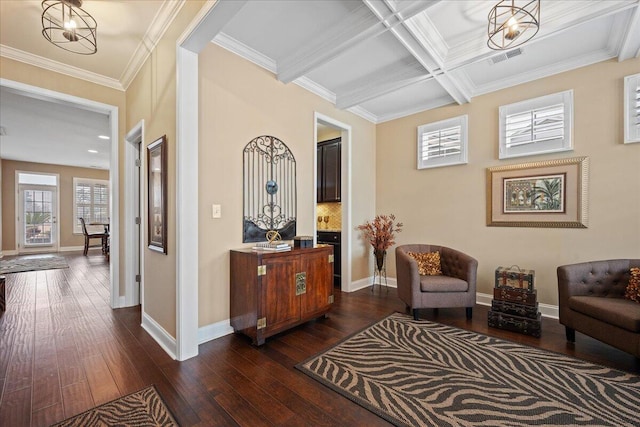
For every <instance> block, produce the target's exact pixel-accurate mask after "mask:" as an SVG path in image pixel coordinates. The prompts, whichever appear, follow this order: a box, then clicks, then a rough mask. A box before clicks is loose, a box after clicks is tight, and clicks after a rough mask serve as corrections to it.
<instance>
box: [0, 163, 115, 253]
mask: <svg viewBox="0 0 640 427" xmlns="http://www.w3.org/2000/svg"><path fill="white" fill-rule="evenodd" d="M16 171H22V172H43V173H57V174H59V175H60V182H59V189H60V218H58V225H59V227H60V242H59V243H60V247H61V248H65V247H72V246H83V245H84V238H83V237H82V234H73V178H90V179H104V180H108V179H109V171H106V170H99V169H88V168H76V167H70V166H60V165H48V164H43V163H31V162H17V161H13V160H2V194H3V195H7V197H4V198H3V199H2V217H3V218H15V197H14V195H15V191H16V187H15V185H16ZM2 235H3V236H4V238H3V243H2V245H3V246H2V250H3V251H11V250H15V249H16V247H15V246H16V245H15V221H3V222H2Z"/></svg>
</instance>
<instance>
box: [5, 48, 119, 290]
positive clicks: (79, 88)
mask: <svg viewBox="0 0 640 427" xmlns="http://www.w3.org/2000/svg"><path fill="white" fill-rule="evenodd" d="M0 77H2V78H3V79H7V80H12V81H16V82H20V83H24V84H27V85H31V86H36V87H40V88H44V89H48V90H52V91H56V92H60V93H64V94H67V95H72V96H77V97H79V98H84V99H89V100H91V101H96V102H101V103H103V104H107V105H112V106H115V107H118V116H119V120H118V140H119V141H120V143H122V141H124V135H125V134H126V129H127V128H126V123H125V120H124V117H125V93H124V92H123V91H120V90H117V89H112V88H108V87H105V86H101V85H98V84H95V83H91V82H88V81H86V80H81V79H77V78H74V77H70V76H67V75H64V74H59V73H55V72H52V71H49V70H46V69H44V68H39V67H35V66H33V65H28V64H25V63H22V62H19V61H14V60H12V59H8V58H5V57H0ZM113 140H114V139H112V141H113ZM118 159H119V160H118V162H119V164H120V165H121V166H122V164H123V159H124V151H123V150H120V153H119V158H118ZM118 177H119V182H120V188H119V191H120V193H121V194H122V192H123V188H124V187H123V186H124V184H123V182H124V169H123V168H122V167H120V170H119V171H118ZM112 191H114V189H112ZM3 198H6V194H3ZM3 201H4V199H3ZM123 212H124V203H120V210H119V212H118V215H119V217H120V218H122V215H123ZM5 222H6V217H4V218H3V224H4V223H5ZM122 233H123V230H122V227H121V229H120V242H121V244H120V251H121V252H122V249H123V244H124V239H123V235H122ZM7 238H8V237H6V236H5V235H4V234H3V239H2V240H3V245H4V244H5V243H4V242H5V241H6V240H7ZM119 279H120V280H119V283H120V295H122V294H124V272H123V271H122V270H121V271H120V278H119Z"/></svg>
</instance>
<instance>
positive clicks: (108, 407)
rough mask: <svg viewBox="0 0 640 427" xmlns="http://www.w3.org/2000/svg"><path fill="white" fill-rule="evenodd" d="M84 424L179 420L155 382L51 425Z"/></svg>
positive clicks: (169, 424) (170, 424)
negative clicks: (161, 395)
mask: <svg viewBox="0 0 640 427" xmlns="http://www.w3.org/2000/svg"><path fill="white" fill-rule="evenodd" d="M86 426H122V427H128V426H163V427H174V426H176V427H177V426H178V423H177V422H176V420H175V419H174V418H173V415H171V412H169V409H168V408H167V406H166V405H165V403H164V402H163V400H162V398H161V397H160V395H159V394H158V391H157V390H156V387H155V386H153V385H152V386H149V387H147V388H145V389H143V390H140V391H136V392H135V393H131V394H129V395H127V396H123V397H121V398H119V399H116V400H112V401H111V402H109V403H105V404H104V405H100V406H96V407H95V408H93V409H89V410H88V411H86V412H83V413H81V414H78V415H76V416H74V417H71V418H69V419H67V420H64V421H62V422H59V423H57V424H54V425H53V426H52V427H86Z"/></svg>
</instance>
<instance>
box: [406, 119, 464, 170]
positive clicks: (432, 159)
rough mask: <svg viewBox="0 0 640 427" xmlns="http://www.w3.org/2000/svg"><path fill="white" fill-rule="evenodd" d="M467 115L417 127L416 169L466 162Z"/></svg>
mask: <svg viewBox="0 0 640 427" xmlns="http://www.w3.org/2000/svg"><path fill="white" fill-rule="evenodd" d="M467 121H468V118H467V115H464V116H458V117H454V118H451V119H447V120H442V121H439V122H435V123H429V124H426V125H422V126H419V127H418V169H426V168H435V167H439V166H451V165H458V164H462V163H467V143H468V141H467Z"/></svg>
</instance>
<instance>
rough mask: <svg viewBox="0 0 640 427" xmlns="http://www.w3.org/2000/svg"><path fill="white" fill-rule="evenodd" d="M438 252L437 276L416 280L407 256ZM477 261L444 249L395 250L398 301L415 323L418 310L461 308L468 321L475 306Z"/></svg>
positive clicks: (410, 247)
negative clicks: (411, 253)
mask: <svg viewBox="0 0 640 427" xmlns="http://www.w3.org/2000/svg"><path fill="white" fill-rule="evenodd" d="M435 251H439V252H440V265H441V268H442V275H441V276H420V274H419V273H418V263H417V262H416V260H415V259H413V258H411V257H410V256H409V255H407V252H419V253H424V252H435ZM477 271H478V261H476V260H475V259H474V258H472V257H470V256H469V255H467V254H464V253H462V252H460V251H457V250H455V249H451V248H447V247H445V246H437V245H425V244H413V245H402V246H398V247H396V276H397V281H398V297H399V298H400V299H401V300H402V301H403V302H404V303H405V304H406V305H407V307H409V308H410V309H412V310H413V318H414V319H416V320H418V310H419V309H421V308H436V309H437V308H440V307H443V308H444V307H465V308H466V309H467V318H468V319H471V316H472V314H473V311H472V310H473V306H474V305H475V303H476V276H477Z"/></svg>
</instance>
